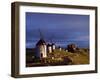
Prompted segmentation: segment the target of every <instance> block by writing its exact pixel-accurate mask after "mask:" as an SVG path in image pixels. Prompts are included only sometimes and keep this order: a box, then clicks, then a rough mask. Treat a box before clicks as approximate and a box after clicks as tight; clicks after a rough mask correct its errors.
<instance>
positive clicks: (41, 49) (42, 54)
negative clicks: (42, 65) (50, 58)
mask: <svg viewBox="0 0 100 80" xmlns="http://www.w3.org/2000/svg"><path fill="white" fill-rule="evenodd" d="M35 56H36V57H37V58H46V57H47V46H46V43H45V41H44V40H43V39H40V40H39V41H38V43H37V44H36V54H35Z"/></svg>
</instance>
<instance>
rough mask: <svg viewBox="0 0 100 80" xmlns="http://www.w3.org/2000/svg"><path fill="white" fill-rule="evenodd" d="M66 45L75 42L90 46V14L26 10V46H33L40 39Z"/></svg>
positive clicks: (80, 45) (82, 45)
mask: <svg viewBox="0 0 100 80" xmlns="http://www.w3.org/2000/svg"><path fill="white" fill-rule="evenodd" d="M39 30H40V31H41V33H42V37H43V38H44V40H45V41H46V42H50V41H53V42H54V43H56V45H62V46H66V45H67V44H69V43H75V44H77V45H78V46H79V47H89V15H73V14H49V13H31V12H26V47H27V48H32V47H34V46H35V44H36V43H37V41H38V40H39V39H40V33H39Z"/></svg>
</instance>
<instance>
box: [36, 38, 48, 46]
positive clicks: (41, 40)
mask: <svg viewBox="0 0 100 80" xmlns="http://www.w3.org/2000/svg"><path fill="white" fill-rule="evenodd" d="M44 44H46V42H45V41H44V40H43V39H40V40H39V41H38V42H37V44H36V46H38V45H44Z"/></svg>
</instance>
